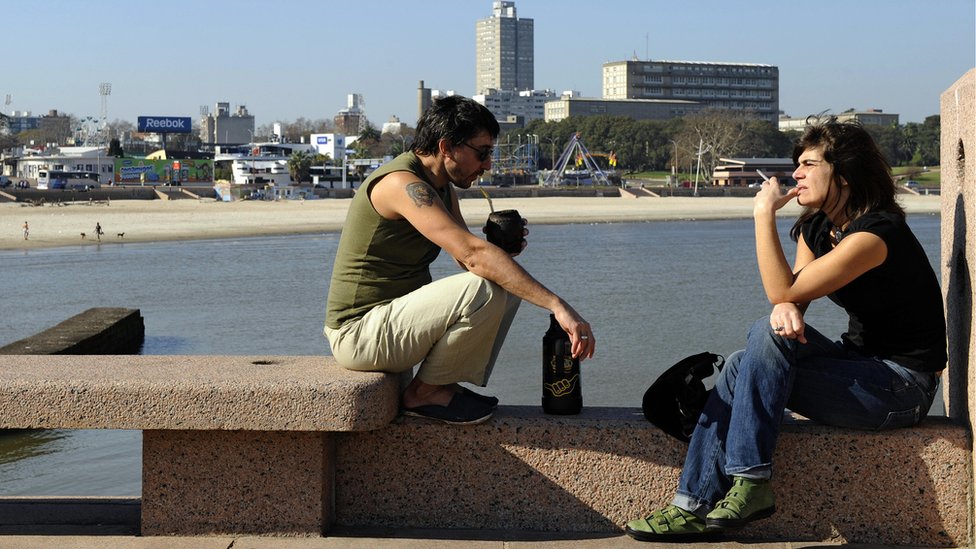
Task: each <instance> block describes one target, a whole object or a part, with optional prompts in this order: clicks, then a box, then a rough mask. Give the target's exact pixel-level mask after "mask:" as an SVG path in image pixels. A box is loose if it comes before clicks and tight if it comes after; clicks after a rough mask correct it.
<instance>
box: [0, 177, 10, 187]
mask: <svg viewBox="0 0 976 549" xmlns="http://www.w3.org/2000/svg"><path fill="white" fill-rule="evenodd" d="M9 186H10V178H9V177H7V176H5V175H0V189H6V188H7V187H9Z"/></svg>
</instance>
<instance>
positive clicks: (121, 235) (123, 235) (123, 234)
mask: <svg viewBox="0 0 976 549" xmlns="http://www.w3.org/2000/svg"><path fill="white" fill-rule="evenodd" d="M115 236H116V237H117V238H125V233H117V234H116V235H115Z"/></svg>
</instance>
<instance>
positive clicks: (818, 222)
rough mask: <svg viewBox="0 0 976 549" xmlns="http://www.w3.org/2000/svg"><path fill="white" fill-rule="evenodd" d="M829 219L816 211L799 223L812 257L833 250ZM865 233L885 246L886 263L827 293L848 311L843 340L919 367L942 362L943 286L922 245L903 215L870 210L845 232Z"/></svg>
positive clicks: (937, 365)
mask: <svg viewBox="0 0 976 549" xmlns="http://www.w3.org/2000/svg"><path fill="white" fill-rule="evenodd" d="M831 229H833V224H832V223H831V222H830V220H829V219H828V218H827V216H826V214H824V213H823V212H819V213H817V214H815V215H814V216H813V217H811V218H810V219H808V220H807V221H806V222H804V223H803V225H802V226H801V233H802V234H803V240H804V242H806V244H807V246H808V247H809V248H810V250H811V251H813V253H814V255H815V256H816V257H821V256H823V255H824V254H826V253H828V252H830V251H831V250H832V249H833V246H832V243H831V238H830V231H831ZM862 231H864V232H869V233H871V234H874V235H877V236H878V237H880V238H881V239H882V240H884V242H885V245H886V246H887V248H888V254H887V257H886V258H885V260H884V263H882V264H881V265H879V266H877V267H875V268H873V269H871V270H870V271H868V272H866V273H864V274H862V275H861V276H859V277H857V278H856V279H854V280H852V281H851V282H850V283H849V284H847V285H846V286H844V287H843V288H841V289H839V290H837V291H836V292H834V293H832V294H830V295H829V296H827V297H829V298H830V300H831V301H833V302H834V303H836V304H838V305H840V306H841V307H843V308H844V310H845V311H847V314H848V316H849V321H848V327H847V332H845V333H844V334H843V335H842V336H841V337H842V340H843V342H844V345H845V346H847V347H849V348H853V349H855V350H856V351H857V352H858V353H860V354H862V355H865V356H877V357H879V358H882V359H886V360H892V361H894V362H897V363H898V364H900V365H902V366H904V367H906V368H910V369H912V370H916V371H920V372H936V371H939V370H942V369H943V368H945V366H946V360H947V356H946V323H945V311H944V309H943V304H942V291H941V289H940V288H939V282H938V279H937V278H936V276H935V272H934V271H933V270H932V266H931V264H930V263H929V260H928V257H926V255H925V250H924V249H923V248H922V245H921V244H919V242H918V239H916V238H915V235H914V233H912V231H911V229H910V228H909V227H908V224H907V223H906V222H905V219H904V217H902V216H901V215H898V214H895V213H890V212H871V213H867V214H864V215H862V216H861V217H858V218H857V219H855V220H854V221H852V222H851V224H850V226H849V227H848V228H847V230H846V231H845V232H844V233H843V236H842V237H841V238H843V237H844V236H848V235H850V234H853V233H856V232H862Z"/></svg>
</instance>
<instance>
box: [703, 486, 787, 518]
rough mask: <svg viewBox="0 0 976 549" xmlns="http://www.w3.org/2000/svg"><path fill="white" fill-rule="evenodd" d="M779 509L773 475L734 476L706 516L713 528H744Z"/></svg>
mask: <svg viewBox="0 0 976 549" xmlns="http://www.w3.org/2000/svg"><path fill="white" fill-rule="evenodd" d="M775 512H776V501H775V498H774V497H773V485H772V483H770V482H769V479H751V478H745V477H736V476H733V477H732V488H731V489H729V491H728V493H727V494H725V498H724V499H722V500H721V501H719V502H718V503H717V504H715V508H714V509H712V512H711V513H709V514H708V516H706V517H705V524H706V525H707V526H708V529H709V530H712V529H717V530H724V529H726V528H741V527H743V526H745V525H746V524H749V523H750V522H752V521H754V520H759V519H764V518H766V517H768V516H771V515H772V514H773V513H775Z"/></svg>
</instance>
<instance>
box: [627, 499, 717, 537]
mask: <svg viewBox="0 0 976 549" xmlns="http://www.w3.org/2000/svg"><path fill="white" fill-rule="evenodd" d="M624 531H625V532H627V535H629V536H630V537H632V538H634V539H636V540H639V541H656V542H685V541H708V540H714V539H717V538H719V537H721V532H720V531H718V530H707V531H706V530H705V521H704V520H702V519H700V518H698V516H696V515H695V514H694V513H692V512H691V511H685V510H684V509H682V508H681V507H678V506H677V505H668V506H667V507H665V508H664V509H662V510H660V511H657V512H655V513H652V514H651V516H649V517H647V518H643V519H638V520H632V521H630V522H628V523H627V526H626V527H625V528H624Z"/></svg>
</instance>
